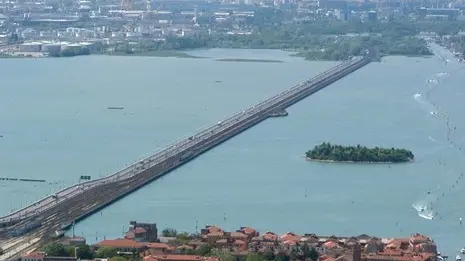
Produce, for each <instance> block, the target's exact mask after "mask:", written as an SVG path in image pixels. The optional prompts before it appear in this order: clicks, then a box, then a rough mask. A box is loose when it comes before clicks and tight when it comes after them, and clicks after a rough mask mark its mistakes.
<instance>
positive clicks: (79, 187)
mask: <svg viewBox="0 0 465 261" xmlns="http://www.w3.org/2000/svg"><path fill="white" fill-rule="evenodd" d="M371 61H372V56H370V54H369V53H368V52H367V55H366V56H363V57H355V58H352V59H350V60H347V61H344V62H342V63H340V64H338V65H337V66H335V67H332V68H331V69H329V70H327V71H325V72H323V73H321V74H319V75H317V76H315V77H313V78H311V79H309V80H306V81H303V82H301V83H299V84H297V85H295V86H294V87H292V88H290V89H287V90H285V91H283V92H281V93H279V94H277V95H274V96H272V97H270V98H268V99H266V100H264V101H262V102H260V103H258V104H256V105H254V106H252V107H250V108H248V109H245V110H243V111H240V112H238V113H236V114H235V115H233V116H231V117H229V118H226V119H223V120H220V121H218V122H217V123H216V124H214V125H212V126H210V127H208V128H206V129H204V130H202V131H200V132H198V133H196V134H195V135H192V136H189V137H186V138H184V139H182V140H180V141H178V142H175V143H173V144H172V145H170V146H168V147H167V148H166V149H164V150H162V151H159V152H157V153H155V154H153V155H151V156H149V157H147V158H144V159H142V160H139V161H137V162H136V163H134V164H132V165H130V166H128V167H126V168H123V169H122V170H120V171H118V172H116V173H114V174H112V175H110V176H107V177H105V178H100V179H96V180H92V181H87V182H83V183H80V184H76V185H74V186H70V187H68V188H65V189H62V190H60V191H58V192H56V193H55V194H53V195H50V196H48V197H45V198H43V199H41V200H39V201H37V202H35V203H32V204H30V205H29V206H26V207H24V208H22V209H20V210H17V211H15V212H13V213H10V214H9V215H6V216H3V217H1V218H0V229H2V230H4V231H11V230H18V231H19V230H22V229H23V228H26V227H31V224H33V223H32V222H37V220H39V221H40V223H41V226H40V228H38V229H31V231H26V232H25V235H26V236H23V237H21V238H17V239H9V240H8V241H5V242H3V243H2V242H1V241H0V247H2V248H3V250H4V252H5V254H4V255H3V256H0V261H1V260H7V259H4V258H6V256H8V257H9V258H12V257H14V256H15V255H18V254H19V253H23V252H26V251H28V250H30V249H33V248H34V247H36V246H37V245H38V244H40V243H41V242H45V241H47V240H50V239H51V238H50V236H51V235H53V233H54V232H55V231H57V230H60V229H61V228H62V226H63V225H69V224H71V223H73V222H77V221H79V220H82V219H84V218H85V217H87V216H88V215H91V214H92V213H95V212H96V211H98V210H100V209H101V208H104V207H105V206H107V205H109V204H111V203H113V202H115V201H116V200H119V199H120V198H122V197H124V196H126V195H127V194H129V193H131V192H133V191H135V190H137V189H139V188H141V187H142V186H144V185H145V184H147V183H149V182H151V181H153V180H155V179H157V178H159V177H161V176H163V175H165V174H166V173H168V172H169V171H171V170H173V169H175V168H177V167H179V166H181V165H182V164H184V163H186V162H188V161H190V160H191V159H193V158H195V157H197V156H199V155H200V154H202V153H204V152H206V151H207V150H209V149H211V148H213V147H215V146H217V145H218V144H220V143H222V142H224V141H226V140H227V139H230V138H232V137H234V136H235V135H237V134H239V133H241V132H243V131H245V130H246V129H248V128H250V127H252V126H254V125H256V124H258V123H259V122H261V121H263V120H265V119H267V118H269V117H270V115H272V114H273V113H274V112H276V111H279V110H283V109H285V108H287V107H289V106H291V105H293V104H295V103H297V102H298V101H300V100H302V99H304V98H306V97H307V96H309V95H311V94H313V93H315V92H317V91H319V90H321V89H323V88H324V87H326V86H328V85H330V84H331V83H333V82H335V81H337V80H339V79H341V78H343V77H345V76H347V75H349V74H350V73H352V72H354V71H356V70H358V69H360V68H362V67H364V66H365V65H367V64H369V63H370V62H371ZM15 240H16V241H18V242H20V243H15V242H16V241H15ZM21 240H22V241H21ZM24 240H26V241H27V242H28V243H27V244H26V243H25V241H24ZM8 260H10V259H8Z"/></svg>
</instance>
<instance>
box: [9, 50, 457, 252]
mask: <svg viewBox="0 0 465 261" xmlns="http://www.w3.org/2000/svg"><path fill="white" fill-rule="evenodd" d="M434 49H435V51H436V52H437V54H438V55H436V56H435V57H431V58H405V57H386V58H385V59H383V61H382V62H380V63H372V64H370V65H369V66H367V67H365V68H363V69H361V70H359V71H357V72H356V73H354V74H352V75H349V76H348V77H346V78H344V79H342V80H340V81H338V82H337V83H335V84H333V85H331V86H329V87H327V88H325V89H324V90H322V91H320V92H318V93H316V94H314V95H312V96H311V97H309V98H307V99H305V100H304V101H302V102H300V103H298V104H297V105H295V106H293V107H291V108H289V109H288V111H289V116H288V117H285V118H276V119H270V120H267V121H265V122H263V123H261V124H259V125H257V126H255V127H254V128H252V129H250V130H248V131H247V132H245V133H243V134H241V135H239V136H238V137H235V138H233V139H231V140H229V141H228V142H226V143H224V144H222V145H221V146H219V147H217V148H215V149H213V150H211V151H209V152H208V153H206V154H204V155H202V156H201V157H199V158H197V159H195V160H194V161H192V162H190V163H188V164H186V165H185V166H183V167H181V168H179V169H177V170H175V171H173V172H172V173H170V174H169V175H167V176H165V177H164V178H163V179H160V180H157V181H156V182H153V183H151V184H149V185H148V186H146V187H144V188H143V189H141V190H138V191H137V192H135V193H134V194H132V195H130V196H128V197H126V198H125V199H123V200H121V201H118V202H116V203H115V204H113V205H112V206H110V207H108V208H106V209H104V210H103V211H102V212H101V213H97V214H95V215H93V216H91V217H90V218H88V219H87V220H85V221H83V222H81V223H79V224H77V225H76V230H75V231H76V234H77V235H83V236H85V237H87V239H88V240H89V241H90V242H91V243H92V242H96V241H98V240H102V239H103V238H104V237H106V238H114V237H120V236H122V230H123V229H124V227H125V228H127V227H128V222H129V221H130V220H138V221H147V222H156V223H157V224H158V225H159V227H160V228H164V227H174V228H177V229H178V230H185V231H189V232H195V230H196V222H198V224H199V226H203V225H205V224H216V225H219V226H222V227H224V228H225V229H235V228H237V227H239V226H244V225H248V226H253V227H255V228H257V229H259V230H261V231H265V230H273V231H276V232H279V233H282V232H286V231H290V230H292V231H294V232H297V233H304V232H309V233H310V232H313V233H317V234H324V235H330V234H336V235H356V234H362V233H366V234H371V235H377V236H380V237H393V236H408V235H410V234H411V233H414V232H420V233H424V234H427V235H429V236H431V237H433V238H434V239H435V240H436V241H437V242H438V243H439V248H440V250H441V251H442V252H444V253H445V254H448V255H454V254H455V253H456V251H458V250H459V249H460V248H461V247H463V245H465V236H464V233H463V232H464V231H465V227H464V226H461V225H460V224H459V218H460V217H462V216H465V204H463V203H462V202H463V200H462V199H463V198H464V196H465V190H464V186H463V184H462V182H459V183H458V184H456V185H455V186H454V188H453V189H452V187H451V186H452V185H453V184H455V182H456V180H457V177H458V176H459V175H460V172H462V171H465V167H464V166H463V164H462V162H463V160H464V159H465V154H463V153H460V152H457V150H455V149H454V148H453V147H451V146H449V145H448V144H447V142H446V131H447V130H446V127H445V121H444V119H443V118H441V117H440V116H439V115H432V114H431V112H432V111H433V110H434V107H433V106H432V105H431V103H430V101H429V100H428V99H427V97H426V95H425V92H426V91H427V88H431V85H430V84H427V80H428V79H431V78H435V79H436V78H437V79H438V82H439V85H438V86H437V89H435V91H433V92H432V93H431V95H430V99H431V100H433V101H434V102H435V103H437V104H439V106H440V107H441V111H443V112H444V113H447V115H449V116H450V121H451V123H452V124H453V125H454V126H456V130H455V131H453V133H452V135H451V137H452V139H453V141H454V142H456V144H457V145H459V146H463V147H465V138H464V136H465V135H464V134H465V123H464V122H463V121H461V119H463V116H464V115H463V114H464V112H465V103H463V100H465V98H464V96H465V91H464V90H463V88H462V87H461V86H463V82H464V80H465V74H463V70H465V65H463V64H459V63H457V62H455V61H454V60H453V59H452V58H451V54H450V53H449V52H447V51H445V50H443V49H440V48H438V47H434ZM192 54H194V55H198V56H204V57H210V58H207V59H177V58H156V57H107V56H90V57H78V58H72V59H36V60H34V59H6V60H0V67H1V68H2V71H0V77H1V79H2V84H1V86H0V135H3V137H2V138H0V173H1V175H0V176H5V177H28V178H40V179H46V180H47V183H45V184H44V183H35V184H34V183H19V182H7V181H1V183H0V203H1V204H0V213H1V214H6V213H8V212H9V211H10V210H11V209H13V208H18V207H19V206H21V205H24V204H26V203H27V202H29V203H30V202H31V201H34V200H36V199H37V198H39V197H41V196H43V195H44V194H47V193H50V192H51V191H53V190H56V189H58V188H60V187H62V186H64V185H69V184H72V183H76V182H77V180H78V178H79V176H80V175H91V176H92V177H98V176H101V175H105V174H108V173H110V172H113V171H115V170H117V169H118V168H121V167H123V166H124V165H125V164H128V163H130V162H133V161H135V160H137V159H138V158H141V157H142V156H143V155H145V154H148V153H151V152H154V151H156V150H158V149H160V148H162V147H164V146H166V145H167V144H169V143H170V142H172V141H174V140H176V139H179V138H182V137H186V136H188V135H189V134H190V133H193V132H194V131H196V130H198V129H199V128H202V127H204V126H206V125H208V124H213V123H215V122H217V121H218V120H220V119H221V118H223V117H227V116H230V115H231V114H233V113H234V112H237V111H240V110H242V109H244V108H246V107H247V106H250V105H252V104H254V103H256V102H257V101H259V100H262V99H264V98H267V97H268V96H271V95H273V94H275V93H277V92H278V91H281V90H283V89H285V88H288V87H291V86H292V85H293V84H295V83H297V82H298V81H300V80H304V79H306V78H307V77H309V76H311V75H315V74H317V73H319V72H322V71H324V70H325V69H327V68H329V67H331V66H332V65H333V64H334V63H332V62H306V61H304V60H302V59H299V58H294V57H290V56H289V54H288V53H285V52H280V51H268V50H266V51H257V50H253V51H252V50H208V51H206V50H202V51H195V52H193V53H192ZM441 56H442V57H448V58H449V59H450V60H451V61H450V62H449V63H448V64H447V65H446V64H445V63H444V62H443V61H442V60H441V59H440V57H441ZM244 57H247V58H257V59H273V60H283V61H285V63H239V62H218V61H213V58H244ZM441 72H447V73H448V74H449V75H448V76H444V77H439V76H438V73H441ZM216 81H221V82H216ZM416 93H418V94H421V95H415V94H416ZM109 106H122V107H124V110H107V107H109ZM323 141H330V142H333V143H341V144H362V145H367V146H375V145H377V146H386V147H403V148H408V149H411V150H412V151H413V152H414V153H415V155H416V161H415V162H414V163H411V164H402V165H392V166H388V165H351V164H319V163H313V162H307V161H306V160H305V159H304V158H303V155H304V153H305V151H306V150H308V149H309V148H311V147H313V146H314V145H316V144H319V143H321V142H323ZM439 161H442V162H446V165H447V166H445V167H444V166H441V165H440V164H439ZM436 188H439V189H438V190H435V191H434V192H433V193H432V194H433V195H429V196H428V195H427V191H430V190H434V189H436ZM443 192H444V196H442V193H443ZM306 194H307V196H305V195H306ZM427 196H428V197H427ZM436 197H437V198H439V200H437V199H436ZM426 201H434V202H433V206H434V208H435V210H437V211H438V212H439V213H440V214H441V217H442V219H439V218H437V219H435V220H427V219H424V218H421V217H420V216H418V214H417V212H416V210H415V209H413V208H412V204H415V203H417V204H425V203H426Z"/></svg>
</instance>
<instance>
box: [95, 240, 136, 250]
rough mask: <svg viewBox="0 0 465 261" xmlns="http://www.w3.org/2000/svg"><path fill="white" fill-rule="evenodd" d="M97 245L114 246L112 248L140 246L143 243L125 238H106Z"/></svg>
mask: <svg viewBox="0 0 465 261" xmlns="http://www.w3.org/2000/svg"><path fill="white" fill-rule="evenodd" d="M97 245H98V246H106V247H114V248H142V247H144V246H145V244H143V243H140V242H137V241H134V240H131V239H126V238H124V239H123V238H120V239H106V240H103V241H101V242H99V243H98V244H97Z"/></svg>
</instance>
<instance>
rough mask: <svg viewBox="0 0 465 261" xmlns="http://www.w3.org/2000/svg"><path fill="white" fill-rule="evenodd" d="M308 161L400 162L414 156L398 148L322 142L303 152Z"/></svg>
mask: <svg viewBox="0 0 465 261" xmlns="http://www.w3.org/2000/svg"><path fill="white" fill-rule="evenodd" d="M305 158H306V159H307V160H308V161H315V162H322V163H347V164H400V163H411V162H413V161H414V159H415V156H414V155H413V153H412V151H410V150H407V149H399V148H393V147H392V148H382V147H374V148H368V147H366V146H361V145H360V144H358V145H356V146H351V145H349V146H346V145H334V144H331V143H329V142H323V143H321V144H319V145H316V146H315V147H313V149H310V150H308V151H307V152H306V153H305Z"/></svg>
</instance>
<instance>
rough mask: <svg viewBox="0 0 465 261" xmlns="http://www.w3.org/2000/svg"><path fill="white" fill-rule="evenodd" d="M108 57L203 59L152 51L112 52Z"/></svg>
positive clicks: (182, 54)
mask: <svg viewBox="0 0 465 261" xmlns="http://www.w3.org/2000/svg"><path fill="white" fill-rule="evenodd" d="M108 55H115V56H151V57H175V58H205V57H200V56H194V55H190V54H187V53H183V52H176V51H152V52H140V53H124V52H114V53H108Z"/></svg>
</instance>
